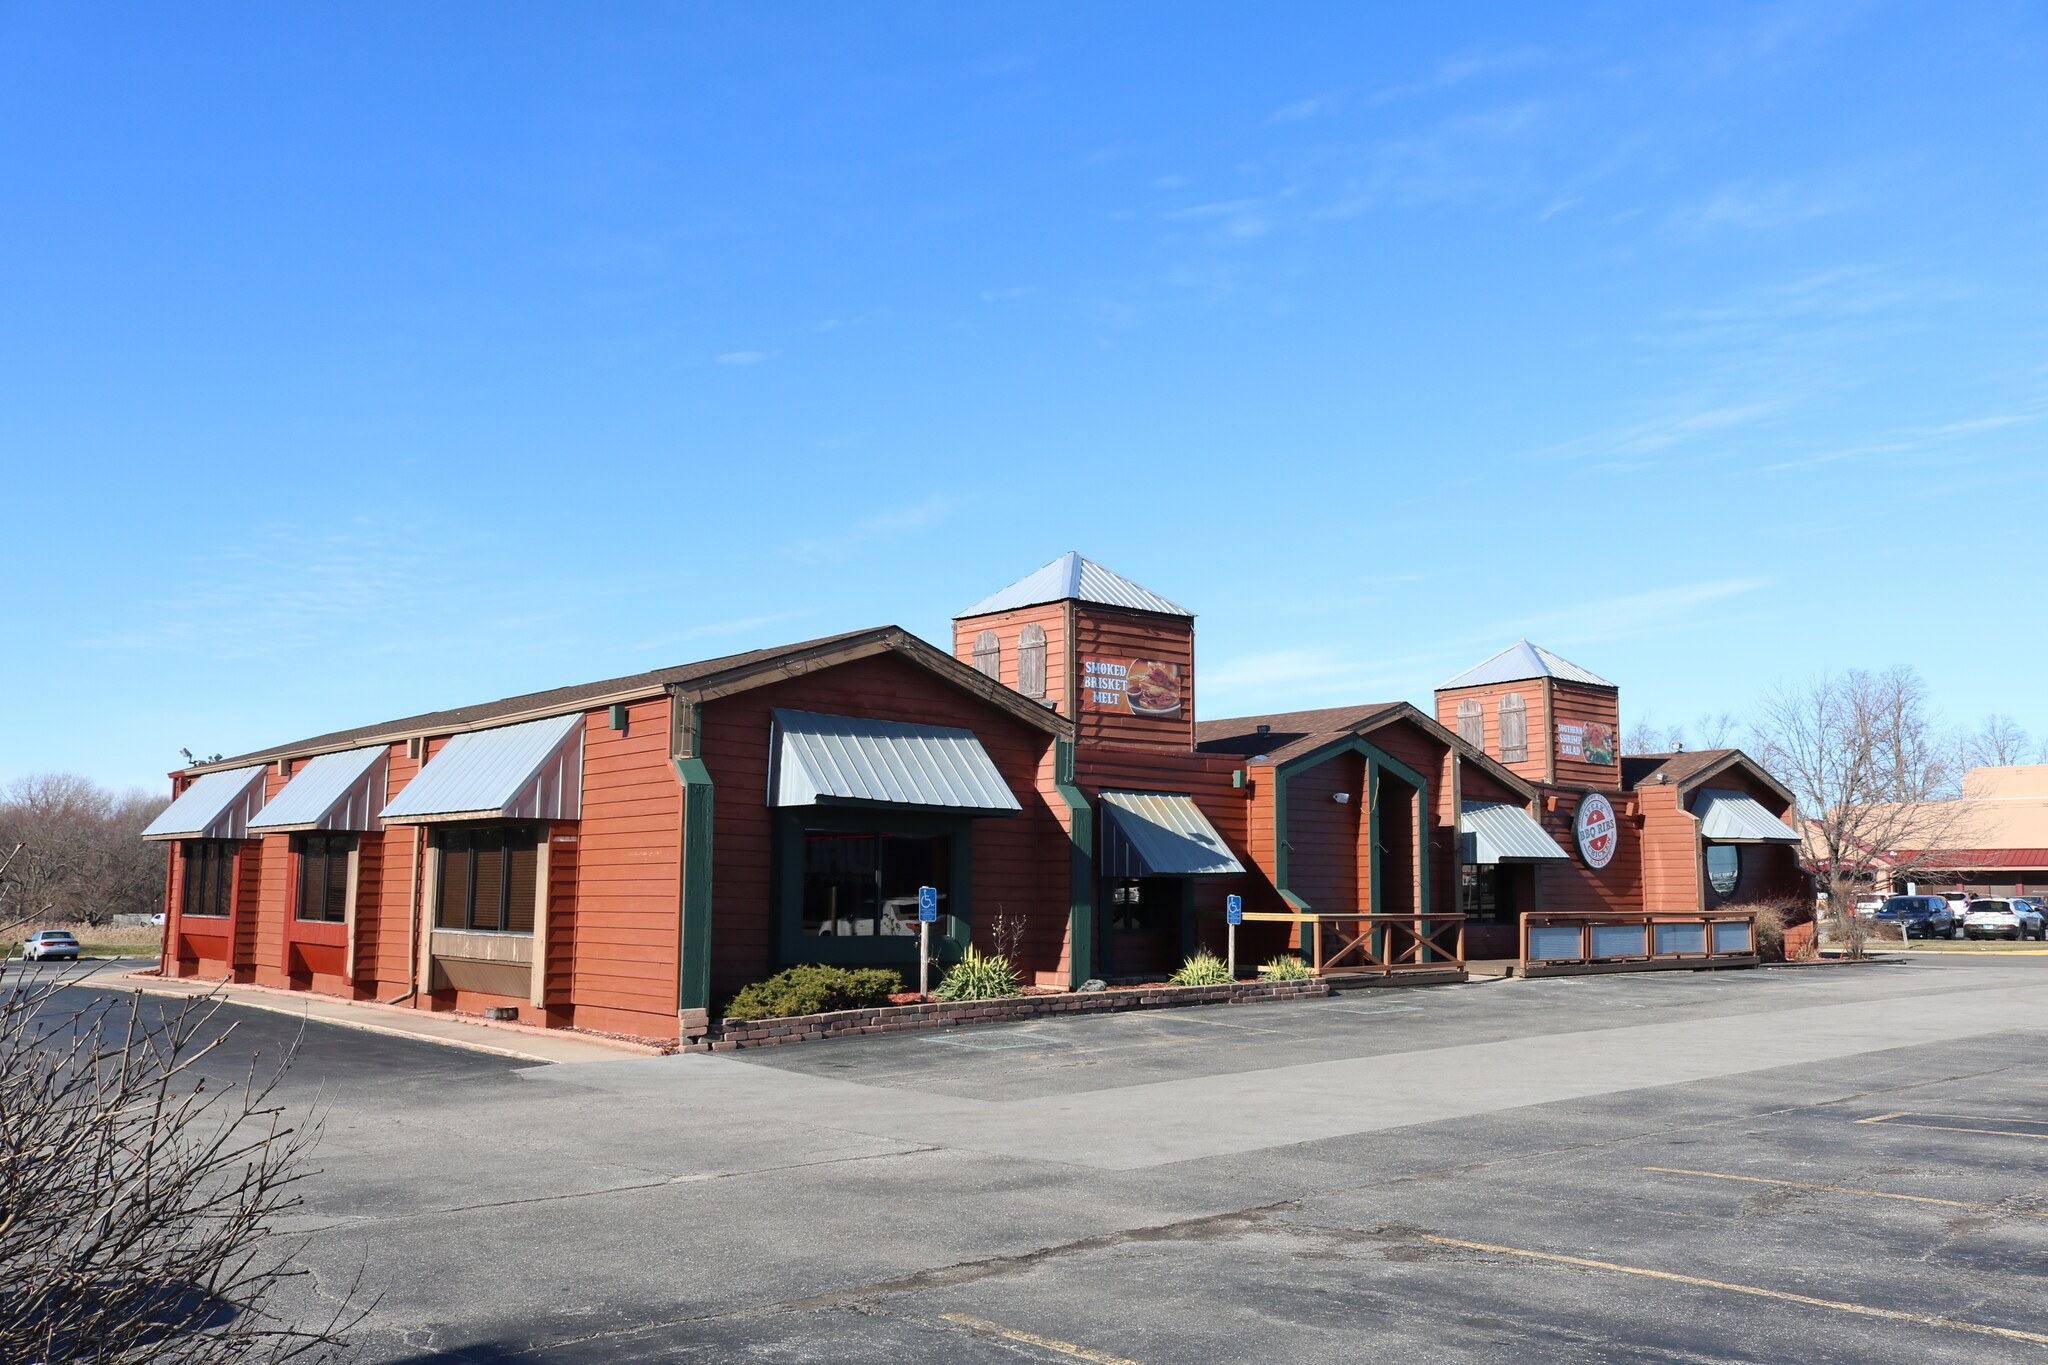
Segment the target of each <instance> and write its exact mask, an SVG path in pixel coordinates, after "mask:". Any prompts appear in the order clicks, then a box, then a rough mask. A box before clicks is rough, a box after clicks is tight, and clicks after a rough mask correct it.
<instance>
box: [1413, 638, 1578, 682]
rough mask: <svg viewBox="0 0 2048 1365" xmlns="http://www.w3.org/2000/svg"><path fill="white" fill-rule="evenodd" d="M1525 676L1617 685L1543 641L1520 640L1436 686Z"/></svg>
mask: <svg viewBox="0 0 2048 1365" xmlns="http://www.w3.org/2000/svg"><path fill="white" fill-rule="evenodd" d="M1525 678H1557V679H1560V680H1561V681H1564V682H1575V683H1585V684H1587V685H1588V686H1591V687H1613V686H1614V684H1613V683H1611V682H1609V681H1607V679H1605V678H1603V677H1601V676H1600V675H1599V674H1598V673H1593V672H1589V671H1587V670H1586V669H1583V668H1580V667H1579V666H1578V665H1577V664H1575V663H1573V662H1572V661H1571V660H1569V659H1560V658H1558V657H1557V655H1555V654H1552V653H1551V652H1550V651H1549V650H1547V649H1545V648H1543V646H1541V645H1532V644H1530V643H1529V642H1528V641H1527V640H1517V641H1515V643H1513V644H1511V645H1509V646H1508V647H1507V648H1506V649H1504V650H1502V651H1501V652H1500V653H1498V654H1496V655H1494V656H1493V657H1492V658H1491V659H1488V660H1487V661H1486V662H1485V663H1483V664H1478V665H1476V666H1474V667H1472V668H1468V669H1466V670H1465V671H1464V672H1463V673H1460V674H1459V675H1458V676H1457V677H1455V678H1453V679H1451V680H1450V681H1449V682H1447V683H1440V684H1438V685H1437V689H1436V690H1437V691H1439V692H1443V691H1448V690H1449V689H1451V688H1453V687H1485V686H1486V685H1488V684H1489V683H1504V682H1521V681H1522V680H1523V679H1525Z"/></svg>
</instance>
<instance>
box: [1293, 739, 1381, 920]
mask: <svg viewBox="0 0 2048 1365" xmlns="http://www.w3.org/2000/svg"><path fill="white" fill-rule="evenodd" d="M1364 791H1365V759H1364V757H1363V756H1362V755H1359V754H1356V753H1346V754H1337V755H1334V756H1333V757H1331V758H1328V759H1325V760H1324V761H1323V762H1321V763H1318V764H1316V765H1315V766H1314V767H1313V768H1309V769H1306V770H1304V771H1301V772H1297V773H1293V774H1291V775H1290V776H1289V777H1288V778H1287V843H1288V852H1287V889H1288V890H1290V891H1292V892H1293V893H1294V894H1295V895H1297V896H1299V897H1301V898H1302V899H1303V900H1305V901H1307V902H1308V904H1309V908H1310V909H1312V910H1314V911H1316V912H1318V913H1320V914H1325V915H1341V914H1352V913H1356V912H1361V911H1363V910H1364V909H1365V906H1364V899H1365V897H1364V888H1365V886H1366V881H1365V878H1366V877H1367V875H1368V873H1369V866H1370V858H1369V854H1368V852H1367V850H1366V849H1365V835H1364V831H1363V829H1362V828H1361V826H1362V823H1363V822H1362V821H1361V820H1360V818H1359V816H1360V813H1361V812H1362V811H1363V810H1364V808H1365V802H1364V799H1363V797H1362V793H1363V792H1364ZM1338 792H1345V793H1349V795H1350V797H1351V799H1350V800H1348V801H1343V802H1339V801H1337V800H1336V799H1335V796H1336V793H1338Z"/></svg>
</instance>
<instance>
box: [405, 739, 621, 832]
mask: <svg viewBox="0 0 2048 1365" xmlns="http://www.w3.org/2000/svg"><path fill="white" fill-rule="evenodd" d="M582 814H583V713H582V712H580V711H579V712H577V713H576V714H575V715H572V716H550V717H548V719H546V720H532V721H528V722H526V723H525V724H524V725H501V726H498V727H497V728H496V729H493V730H471V731H469V732H467V733H465V734H460V735H455V736H453V737H451V738H450V739H449V741H448V742H447V743H446V744H444V745H442V746H441V752H440V753H438V754H435V755H434V757H433V758H432V760H430V761H429V762H428V764H427V766H426V767H424V768H422V769H420V771H419V775H418V776H417V777H415V778H413V780H412V781H410V782H408V783H406V785H405V790H404V791H402V792H400V793H399V794H398V797H397V799H396V800H394V801H392V803H391V804H390V805H388V806H386V807H384V809H383V810H381V811H379V812H377V815H378V817H379V818H380V819H382V820H384V821H386V822H388V823H392V824H402V825H423V824H430V823H433V822H435V821H441V820H575V819H580V818H581V817H582Z"/></svg>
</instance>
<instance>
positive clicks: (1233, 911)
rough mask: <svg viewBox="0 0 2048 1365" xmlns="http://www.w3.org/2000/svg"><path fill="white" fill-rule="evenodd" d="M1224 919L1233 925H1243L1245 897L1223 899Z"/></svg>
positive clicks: (1226, 897)
mask: <svg viewBox="0 0 2048 1365" xmlns="http://www.w3.org/2000/svg"><path fill="white" fill-rule="evenodd" d="M1223 917H1224V918H1225V919H1227V920H1229V921H1230V922H1231V923H1232V924H1243V923H1244V897H1243V896H1225V897H1224V898H1223Z"/></svg>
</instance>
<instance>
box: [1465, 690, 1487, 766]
mask: <svg viewBox="0 0 2048 1365" xmlns="http://www.w3.org/2000/svg"><path fill="white" fill-rule="evenodd" d="M1458 738H1459V739H1462V740H1464V741H1465V742H1466V743H1467V744H1469V745H1471V746H1472V747H1473V748H1475V749H1477V750H1478V751H1479V752H1480V753H1482V754H1483V753H1485V752H1486V707H1485V705H1484V704H1482V703H1481V702H1480V700H1479V698H1477V697H1467V698H1465V700H1463V701H1461V702H1459V703H1458Z"/></svg>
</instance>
